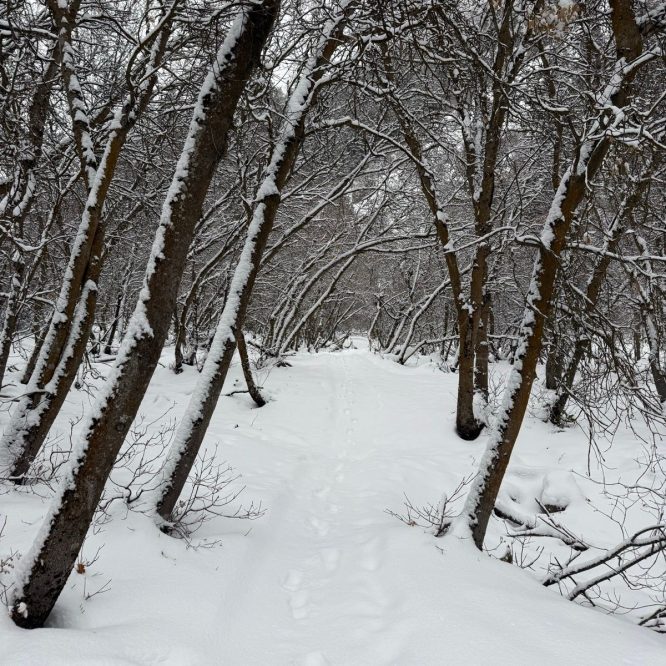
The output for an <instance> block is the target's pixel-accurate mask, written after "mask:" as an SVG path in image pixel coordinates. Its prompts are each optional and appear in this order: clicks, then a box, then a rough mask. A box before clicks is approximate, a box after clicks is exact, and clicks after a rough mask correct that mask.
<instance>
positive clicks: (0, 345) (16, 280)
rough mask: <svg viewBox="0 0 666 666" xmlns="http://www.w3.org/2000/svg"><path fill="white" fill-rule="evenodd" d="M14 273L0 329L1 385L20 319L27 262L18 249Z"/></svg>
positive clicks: (0, 384)
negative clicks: (0, 328) (21, 297)
mask: <svg viewBox="0 0 666 666" xmlns="http://www.w3.org/2000/svg"><path fill="white" fill-rule="evenodd" d="M12 264H13V267H12V268H13V273H12V276H11V278H10V284H9V295H8V296H7V301H6V302H5V318H4V321H3V323H2V331H0V387H1V386H2V382H3V380H4V377H5V370H6V369H7V360H8V359H9V354H10V352H11V350H12V342H13V340H14V334H15V332H16V323H17V320H18V310H19V304H20V300H19V295H20V293H21V282H22V280H23V272H24V269H25V264H24V262H23V255H22V254H21V253H20V252H19V251H18V250H17V251H16V252H15V253H14V256H13V257H12Z"/></svg>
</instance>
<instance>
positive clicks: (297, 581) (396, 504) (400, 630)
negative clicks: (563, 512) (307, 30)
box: [0, 351, 666, 666]
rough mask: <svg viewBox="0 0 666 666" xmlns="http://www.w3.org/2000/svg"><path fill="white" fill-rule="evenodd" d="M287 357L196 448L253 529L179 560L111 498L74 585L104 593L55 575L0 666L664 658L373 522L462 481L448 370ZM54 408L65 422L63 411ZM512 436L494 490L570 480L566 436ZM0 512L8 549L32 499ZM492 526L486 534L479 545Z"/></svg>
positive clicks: (35, 515)
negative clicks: (40, 616)
mask: <svg viewBox="0 0 666 666" xmlns="http://www.w3.org/2000/svg"><path fill="white" fill-rule="evenodd" d="M169 360H170V359H169V357H167V359H166V362H165V366H166V365H167V364H168V362H169ZM292 363H293V367H290V368H273V369H272V370H271V371H270V372H269V373H268V376H266V374H262V373H260V374H259V377H258V379H259V382H260V383H261V384H263V385H264V387H265V391H266V393H267V395H268V396H269V397H270V402H269V403H268V405H267V406H266V407H264V408H262V409H255V408H254V407H253V406H252V405H251V402H250V400H249V398H247V396H244V395H236V396H234V397H223V398H222V399H221V401H220V404H219V406H218V409H217V410H216V413H215V415H214V417H213V420H212V422H211V427H210V429H209V435H208V437H207V440H206V441H207V445H208V446H209V447H211V446H214V445H215V444H216V443H218V444H219V448H218V454H217V455H218V457H219V460H220V461H222V460H228V461H229V462H230V463H231V464H232V465H233V467H234V468H235V469H236V470H237V471H239V472H241V473H242V474H243V482H244V483H245V484H246V486H247V490H246V492H245V494H244V496H243V497H244V501H250V500H254V501H261V502H262V503H263V505H264V506H265V507H266V508H267V513H266V514H265V516H263V517H262V518H261V519H259V520H257V521H255V522H253V523H247V522H246V521H230V520H228V519H225V518H214V519H213V520H211V521H210V522H209V523H206V524H205V525H204V526H203V527H202V529H201V530H200V531H199V532H197V534H196V535H195V541H199V542H205V541H206V540H207V539H208V540H210V539H212V540H216V541H217V540H219V542H220V545H216V546H215V547H213V548H200V549H189V548H188V547H187V544H186V543H185V542H184V541H182V540H177V539H173V538H170V537H167V536H165V535H163V534H161V533H160V532H159V531H158V530H157V529H156V527H155V525H154V524H153V523H152V521H151V520H150V518H148V517H146V516H143V515H142V514H140V513H136V512H131V511H130V512H127V511H125V510H124V509H123V507H122V505H119V506H118V509H117V512H116V514H115V516H114V519H113V520H112V521H110V522H109V523H107V524H106V525H104V527H103V529H101V530H100V531H98V532H96V533H94V534H92V535H90V536H89V542H88V544H87V546H86V548H87V550H88V553H89V554H94V553H95V552H96V551H97V549H98V548H99V547H101V548H102V550H101V555H100V557H99V560H98V561H97V562H95V564H94V565H92V566H91V567H90V571H89V572H88V573H86V576H85V582H87V584H88V588H87V589H88V591H94V590H96V589H98V588H99V587H101V586H102V585H104V583H105V582H106V581H109V590H108V592H105V593H104V594H101V595H97V596H94V597H93V598H91V599H86V588H85V587H84V586H83V585H82V583H83V582H84V580H83V579H82V577H81V576H79V575H77V574H73V575H72V578H71V579H70V582H69V584H68V587H67V589H66V590H65V593H64V594H63V597H62V598H61V600H59V602H58V605H57V606H56V609H55V611H54V613H53V615H52V619H51V628H49V629H45V630H40V631H38V632H24V631H19V630H17V629H16V628H15V627H13V625H11V623H10V621H9V620H8V619H7V617H6V616H4V615H0V646H2V648H1V649H0V666H33V665H37V666H43V665H44V664H49V666H73V665H76V666H102V665H104V666H107V665H112V666H326V665H330V666H441V665H447V666H448V665H453V666H457V665H458V664H461V665H463V664H464V665H465V666H469V665H471V666H476V665H479V666H480V665H484V666H485V665H486V664H489V663H492V664H493V665H496V666H502V665H505V664H506V665H507V666H508V665H511V666H514V665H515V664H532V663H539V664H540V666H550V665H551V664H552V665H555V664H558V665H559V664H562V663H576V664H584V665H585V666H588V665H593V666H596V665H599V666H602V665H603V666H615V665H616V664H617V665H636V666H651V665H652V664H654V665H655V666H656V665H657V664H664V663H666V644H665V643H664V640H663V637H661V636H658V635H657V634H655V633H653V632H650V631H647V630H645V629H640V628H638V627H636V626H634V625H633V624H632V623H631V620H626V619H625V620H623V619H622V618H617V617H608V616H606V615H604V614H603V613H601V612H596V611H591V610H588V609H585V608H582V607H580V606H578V605H576V604H573V603H571V602H568V601H566V600H565V599H563V598H562V597H560V596H559V595H558V593H557V592H556V591H555V590H553V589H548V590H546V589H544V588H543V587H541V585H540V584H539V583H538V581H537V580H536V579H535V577H534V575H533V574H530V573H528V572H525V571H522V570H520V569H519V568H518V567H516V566H512V565H508V564H505V563H503V562H499V561H498V560H496V559H493V558H491V557H489V556H488V555H486V554H481V553H479V552H478V551H476V550H475V549H474V548H473V547H471V546H470V545H469V544H464V543H462V542H459V541H458V540H457V539H453V538H445V539H434V538H433V537H432V536H431V535H430V534H428V533H426V532H424V530H422V529H421V528H419V527H413V528H409V527H407V526H405V525H404V524H403V523H401V522H399V521H398V520H396V519H395V518H394V517H392V516H390V515H388V514H387V513H386V509H392V510H394V511H401V509H402V505H403V500H404V495H405V494H406V495H408V496H409V498H410V499H411V500H412V501H413V502H414V503H415V504H418V505H422V504H426V503H429V502H437V501H438V500H439V498H440V496H441V493H442V492H443V491H447V492H450V491H451V490H452V489H453V488H455V486H456V485H457V484H458V482H459V481H460V479H461V478H463V477H464V476H466V475H468V474H469V473H470V471H471V470H473V469H475V466H476V463H477V461H478V457H479V455H480V453H481V451H482V449H483V438H481V439H480V440H479V441H477V442H473V443H469V442H463V441H461V440H459V439H458V438H457V437H456V436H455V435H454V433H453V431H452V428H453V418H454V405H455V389H456V377H455V375H450V374H444V373H441V372H439V371H438V370H437V369H436V368H434V367H433V366H427V365H426V366H423V367H419V368H403V367H401V366H398V365H397V364H395V363H394V362H392V361H390V360H383V359H381V358H379V357H377V356H374V355H371V354H368V353H367V352H364V351H345V352H344V353H333V354H328V353H323V354H316V355H309V354H299V355H297V356H295V357H294V358H293V359H292ZM196 379H197V374H196V372H195V371H194V370H189V369H188V370H187V371H186V372H185V373H183V374H182V375H179V376H178V378H175V377H174V375H173V373H172V372H171V371H170V370H169V369H168V368H167V367H163V368H160V369H159V370H158V372H157V373H156V376H155V378H154V379H153V382H152V383H151V386H150V389H149V392H148V394H147V396H146V398H145V399H144V402H143V405H142V411H143V412H144V413H145V414H146V416H147V417H148V418H149V419H150V418H158V416H159V415H162V414H165V412H167V410H168V409H169V407H170V406H171V405H175V406H174V407H173V409H172V411H170V412H168V416H167V417H164V418H166V419H173V420H177V419H178V418H179V416H180V414H181V413H182V411H183V409H184V407H185V405H186V403H187V399H188V396H189V394H190V393H191V391H192V388H193V386H194V384H195V382H196ZM234 382H242V380H240V379H239V371H238V368H237V367H234V368H233V373H232V377H231V378H230V386H231V384H232V383H234ZM241 387H242V385H241ZM229 390H231V388H230V389H229ZM82 397H83V398H84V400H85V396H82ZM84 404H85V403H84ZM68 409H69V412H68V417H70V418H71V417H75V416H76V415H77V414H80V409H81V403H80V402H79V403H78V404H77V403H76V402H75V401H74V400H73V401H72V402H71V404H70V405H69V407H68ZM67 427H68V424H67V423H66V422H65V425H64V427H63V431H64V432H67ZM521 442H523V443H522V444H521V443H520V442H519V447H518V450H517V452H516V455H515V463H514V461H513V460H512V465H513V471H512V472H511V474H510V475H509V477H510V478H509V479H508V481H509V483H510V484H511V485H512V487H513V488H514V490H516V494H520V493H518V491H521V492H522V493H523V494H525V495H526V496H529V495H530V494H531V495H534V493H535V492H538V488H539V487H540V484H541V483H542V478H543V474H544V472H546V471H548V470H553V469H562V468H566V467H576V466H577V467H578V468H580V469H581V470H583V469H584V467H585V464H586V448H585V447H584V446H580V437H579V435H578V434H577V433H575V432H574V431H573V430H572V431H571V435H570V436H568V435H561V434H555V433H553V431H552V430H551V429H549V428H548V427H547V426H545V425H544V424H543V423H541V422H539V421H538V420H536V419H529V420H528V422H527V423H526V424H525V428H524V434H523V435H521ZM618 453H619V454H620V455H621V456H622V455H629V454H631V455H632V456H633V453H634V452H633V449H631V448H629V449H627V451H626V452H625V453H624V454H623V453H622V449H620V450H619V452H618ZM587 490H588V491H589V488H588V489H587ZM2 500H3V502H4V507H5V511H6V513H7V514H8V515H9V516H10V519H11V520H10V523H9V524H8V533H9V532H11V539H10V540H7V543H11V544H12V545H13V546H14V547H15V548H17V549H19V550H22V549H24V548H26V547H27V545H28V544H29V543H30V540H31V538H32V536H33V534H34V531H35V530H36V529H37V528H38V526H39V524H40V521H41V517H42V516H43V514H44V511H45V507H46V502H47V499H46V498H41V497H39V496H37V495H34V494H16V493H13V494H9V495H5V496H4V497H3V498H2ZM577 511H578V513H575V514H573V515H572V518H576V517H578V518H579V519H580V520H587V519H586V515H587V514H586V513H585V512H586V511H592V509H591V508H590V509H588V507H587V503H586V502H585V501H584V500H583V501H582V503H581V505H580V506H579V507H578V508H577ZM583 524H585V525H586V524H587V523H582V525H583ZM504 529H505V526H504V525H503V524H502V523H501V522H500V521H493V523H492V525H491V532H492V533H491V537H492V539H494V540H495V541H497V540H498V539H499V538H500V537H501V536H502V534H503V533H504V532H503V530H504ZM0 545H1V544H0ZM0 554H1V553H0Z"/></svg>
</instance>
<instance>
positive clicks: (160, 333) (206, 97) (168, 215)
mask: <svg viewBox="0 0 666 666" xmlns="http://www.w3.org/2000/svg"><path fill="white" fill-rule="evenodd" d="M278 8H279V1H278V0H264V1H263V2H261V3H254V4H251V5H249V6H248V8H247V9H245V8H244V9H242V10H241V11H240V12H239V15H238V17H237V18H236V20H235V21H234V23H233V25H232V26H231V28H230V29H229V32H228V34H227V37H226V39H225V41H224V43H223V44H222V46H221V48H220V50H219V51H218V54H217V58H216V59H215V62H214V63H213V66H212V67H211V68H210V70H209V72H208V75H207V77H206V79H205V81H204V84H203V86H202V89H201V91H200V93H199V98H198V101H197V104H196V105H195V109H194V113H193V117H192V122H191V124H190V128H189V131H188V136H187V138H186V141H185V147H184V149H183V152H182V154H181V157H180V159H179V162H178V166H177V167H176V173H175V174H174V178H173V181H172V184H171V187H170V188H169V192H168V194H167V198H166V200H165V202H164V205H163V208H162V217H161V221H160V226H159V227H158V230H157V232H156V235H155V241H154V243H153V250H152V253H151V257H150V259H149V262H148V266H147V269H146V277H145V281H144V286H143V289H142V291H141V294H140V297H139V301H138V303H137V306H136V309H135V311H134V315H133V317H132V320H131V322H130V325H129V327H128V330H127V332H126V334H125V337H124V339H123V343H122V346H121V349H120V351H119V353H118V357H117V359H116V362H115V364H114V369H113V371H112V372H111V375H110V376H109V378H108V379H107V382H106V384H105V386H104V388H103V389H102V392H101V394H100V396H99V399H98V402H97V407H96V408H95V409H94V410H93V412H92V415H91V418H90V420H89V422H88V423H87V425H86V427H85V428H84V430H83V433H82V435H81V437H80V439H79V441H78V442H77V443H76V444H75V447H74V450H73V452H72V456H71V460H70V463H69V464H68V467H67V470H66V472H65V475H64V478H63V482H62V485H61V487H60V490H59V492H58V493H57V495H56V497H55V499H54V500H53V503H52V504H51V507H50V509H49V511H48V514H47V516H46V519H45V522H44V527H43V528H42V530H40V532H39V535H38V537H37V539H36V540H35V542H34V544H33V545H32V548H31V549H30V550H29V551H28V552H27V553H26V554H25V555H24V556H23V557H22V558H21V560H20V562H19V565H18V567H17V575H16V585H15V591H14V595H13V601H12V608H11V616H12V619H13V620H14V622H16V624H18V625H19V626H21V627H25V628H33V627H39V626H41V625H42V624H43V623H44V621H45V620H46V618H47V617H48V615H49V613H50V612H51V609H52V608H53V606H54V604H55V602H56V600H57V598H58V596H59V594H60V592H61V590H62V589H63V587H64V585H65V583H66V582H67V579H68V577H69V575H70V573H71V571H72V567H73V565H74V562H75V561H76V556H77V554H78V552H79V549H80V548H81V544H82V543H83V540H84V538H85V535H86V532H87V531H88V526H89V525H90V521H91V520H92V517H93V514H94V512H95V509H96V507H97V503H98V502H99V498H100V496H101V494H102V490H103V488H104V484H105V482H106V480H107V478H108V476H109V473H110V471H111V468H112V466H113V463H114V460H115V459H116V456H117V454H118V451H119V450H120V447H121V446H122V443H123V440H124V439H125V436H126V434H127V432H128V430H129V428H130V425H131V423H132V421H133V419H134V417H135V416H136V413H137V411H138V409H139V405H140V404H141V400H142V398H143V395H144V393H145V391H146V388H147V386H148V383H149V381H150V378H151V376H152V374H153V372H154V370H155V367H156V365H157V362H158V360H159V357H160V353H161V350H162V346H163V344H164V340H165V339H166V335H167V333H168V330H169V325H170V322H171V315H172V312H173V309H174V306H175V300H176V293H177V289H178V284H179V282H180V279H181V277H182V274H183V270H184V268H185V263H186V260H187V253H188V248H189V245H190V242H191V240H192V234H193V232H194V227H195V224H196V222H197V220H198V219H199V216H200V213H201V206H202V204H203V201H204V198H205V196H206V192H207V191H208V187H209V184H210V181H211V179H212V177H213V173H214V171H215V168H216V166H217V164H218V162H219V160H220V158H221V157H222V155H223V154H224V151H225V148H226V139H227V134H228V131H229V128H230V127H231V123H232V119H233V114H234V111H235V108H236V105H237V103H238V99H239V98H240V95H241V93H242V91H243V88H244V87H245V83H246V81H247V79H248V77H249V76H250V74H251V72H252V69H253V68H254V66H255V64H256V63H257V62H258V60H259V56H260V53H261V50H262V48H263V45H264V43H265V41H266V39H267V37H268V35H269V33H270V31H271V29H272V25H273V21H274V19H275V16H276V14H277V11H278Z"/></svg>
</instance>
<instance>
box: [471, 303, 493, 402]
mask: <svg viewBox="0 0 666 666" xmlns="http://www.w3.org/2000/svg"><path fill="white" fill-rule="evenodd" d="M490 309H491V301H490V295H489V294H487V295H486V296H485V298H484V300H483V304H482V306H481V312H480V315H479V326H478V328H477V332H476V354H475V363H474V388H475V390H476V391H477V392H478V393H480V394H481V397H482V398H483V400H484V402H485V403H487V402H488V357H489V353H490V350H489V347H488V325H489V319H490Z"/></svg>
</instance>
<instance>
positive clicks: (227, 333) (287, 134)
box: [154, 5, 349, 521]
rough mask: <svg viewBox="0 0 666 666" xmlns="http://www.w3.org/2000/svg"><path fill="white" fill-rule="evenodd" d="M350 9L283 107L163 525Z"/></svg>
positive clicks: (166, 478) (330, 28)
mask: <svg viewBox="0 0 666 666" xmlns="http://www.w3.org/2000/svg"><path fill="white" fill-rule="evenodd" d="M348 7H349V5H344V6H343V9H342V10H341V11H340V13H339V14H337V15H336V17H335V18H332V19H330V20H329V21H327V22H326V24H325V26H324V28H323V33H324V34H323V35H322V37H321V38H320V41H319V44H318V46H317V49H316V51H315V53H314V54H313V55H312V56H311V57H310V59H309V60H308V62H307V64H306V66H305V69H304V71H303V72H302V73H301V74H300V76H299V81H298V83H297V84H296V87H295V88H294V91H293V93H292V95H291V97H290V99H289V100H288V102H287V109H288V110H289V111H288V113H287V116H286V119H285V127H284V129H283V130H282V132H281V135H280V138H279V140H278V141H277V142H276V144H275V146H274V148H273V150H272V153H271V159H270V163H269V165H268V167H267V168H266V172H265V174H264V177H263V179H262V183H261V185H260V186H259V189H258V190H257V193H256V196H255V202H256V203H255V207H254V212H253V215H252V220H251V222H250V226H249V228H248V231H247V238H246V239H245V244H244V246H243V250H242V252H241V255H240V258H239V260H238V264H237V266H236V270H235V271H234V276H233V278H232V282H231V287H230V289H229V295H228V296H227V299H226V302H225V304H224V310H223V312H222V315H221V317H220V320H219V322H218V325H217V330H216V332H215V337H214V339H213V342H212V344H211V349H210V351H209V353H208V356H207V358H206V362H205V364H204V368H203V371H202V373H201V378H200V380H199V382H198V383H197V386H196V388H195V390H194V393H193V395H192V398H191V400H190V403H189V405H188V407H187V410H186V411H185V415H184V417H183V420H182V421H181V423H180V426H179V428H178V431H177V432H176V436H175V439H174V442H173V444H172V447H171V450H170V451H169V453H168V455H167V460H166V463H165V466H164V469H163V471H162V481H161V482H160V484H159V486H158V488H157V490H156V492H155V500H154V501H155V506H156V510H157V513H158V515H159V516H160V517H161V518H162V519H163V520H165V521H169V520H170V519H171V514H172V512H173V509H174V507H175V505H176V502H177V500H178V497H179V496H180V493H181V491H182V489H183V486H184V485H185V482H186V481H187V477H188V475H189V472H190V470H191V468H192V466H193V465H194V461H195V459H196V457H197V454H198V452H199V448H200V447H201V443H202V442H203V438H204V436H205V434H206V430H207V428H208V424H209V423H210V419H211V418H212V415H213V411H214V410H215V406H216V405H217V401H218V398H219V396H220V393H221V392H222V387H223V385H224V380H225V379H226V376H227V373H228V371H229V367H230V365H231V360H232V358H233V355H234V351H235V348H236V335H235V333H234V331H237V330H240V329H241V328H242V326H243V322H244V318H245V312H246V310H247V306H248V303H249V301H250V297H251V294H252V288H253V286H254V281H255V279H256V276H257V273H258V271H259V268H260V265H261V257H262V254H263V251H264V248H265V247H266V243H267V241H268V236H269V234H270V232H271V229H272V226H273V222H274V220H275V216H276V214H277V211H278V208H279V205H280V194H281V192H282V190H283V188H284V186H285V184H286V183H287V182H288V180H289V177H290V174H291V171H292V168H293V166H294V164H295V162H296V157H297V156H298V153H299V150H300V147H301V145H302V143H303V139H304V134H305V132H304V128H305V119H306V117H307V113H308V111H309V110H310V108H311V107H312V105H313V103H314V101H315V99H316V95H317V90H318V82H319V80H320V79H321V77H322V76H323V75H324V72H325V71H326V70H327V68H328V67H330V58H331V56H332V55H333V52H334V51H335V49H336V48H337V46H338V45H339V44H340V39H339V31H340V30H341V26H342V22H343V20H344V18H345V16H346V11H347V9H348Z"/></svg>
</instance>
